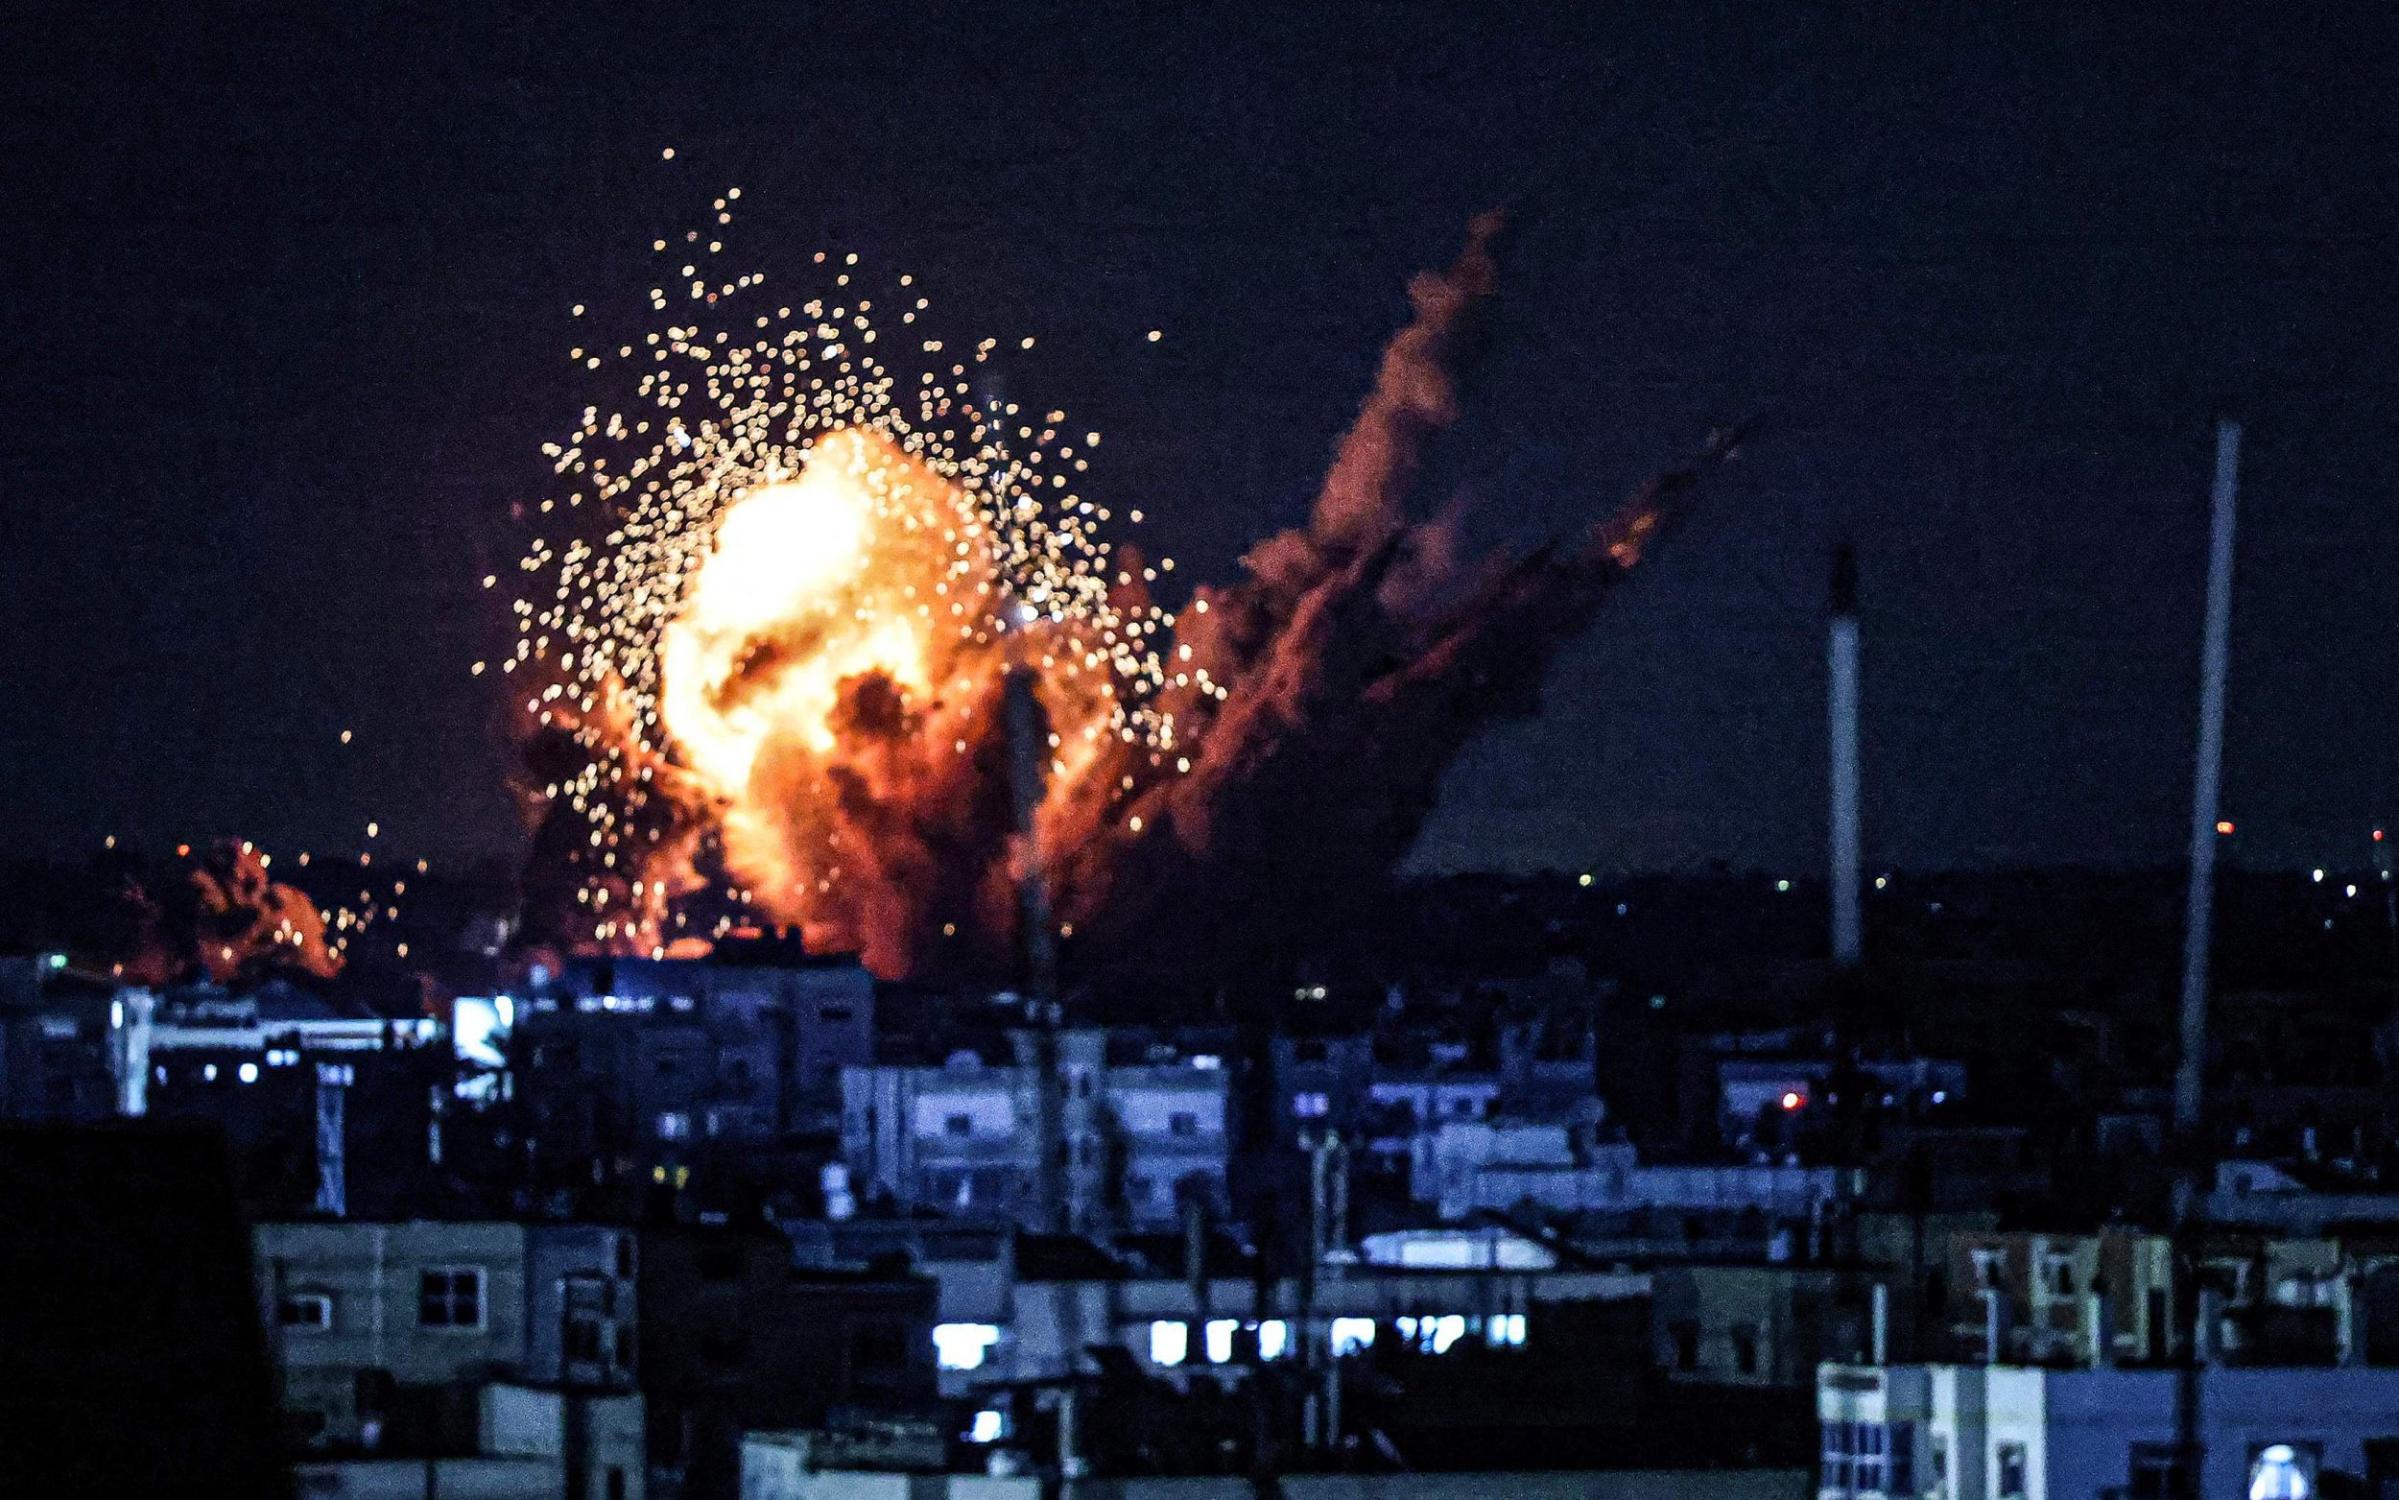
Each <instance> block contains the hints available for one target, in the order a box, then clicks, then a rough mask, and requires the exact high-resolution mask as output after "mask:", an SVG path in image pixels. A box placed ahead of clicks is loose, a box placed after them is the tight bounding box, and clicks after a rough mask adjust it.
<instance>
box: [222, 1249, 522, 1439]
mask: <svg viewBox="0 0 2399 1500" xmlns="http://www.w3.org/2000/svg"><path fill="white" fill-rule="evenodd" d="M525 1235H526V1230H525V1227H524V1226H523V1225H521V1224H506V1223H482V1222H475V1223H445V1222H436V1221H426V1220H413V1221H410V1222H407V1223H400V1224H360V1223H323V1224H261V1225H259V1226H258V1228H257V1230H256V1232H255V1239H254V1243H255V1245H256V1250H257V1261H256V1266H257V1276H258V1293H259V1301H260V1306H261V1308H262V1310H263V1313H264V1316H265V1319H266V1327H267V1332H268V1335H269V1337H270V1339H272V1340H273V1342H274V1344H275V1347H276V1352H277V1357H278V1360H279V1362H280V1364H281V1366H282V1368H283V1373H284V1405H285V1408H286V1409H287V1410H291V1411H296V1412H308V1413H315V1414H316V1415H318V1416H320V1417H322V1418H323V1421H324V1428H323V1431H324V1435H325V1436H326V1437H328V1438H332V1439H338V1440H348V1439H354V1438H356V1437H357V1436H358V1412H357V1409H356V1387H355V1380H356V1376H357V1374H358V1372H360V1371H362V1370H384V1371H388V1372H389V1373H390V1374H391V1376H392V1378H393V1379H394V1380H395V1381H397V1382H399V1383H400V1384H402V1385H412V1386H429V1385H443V1384H449V1383H452V1382H455V1381H460V1380H466V1379H473V1378H479V1377H482V1376H484V1375H487V1374H491V1373H495V1372H504V1371H506V1372H512V1371H514V1370H516V1369H518V1368H520V1367H521V1366H522V1364H523V1361H524V1358H525V1347H526V1340H525V1284H524V1281H525ZM437 1268H441V1269H448V1268H473V1269H478V1270H480V1271H481V1272H482V1273H483V1322H482V1325H481V1326H480V1327H473V1328H454V1327H425V1326H421V1325H420V1323H419V1301H418V1291H419V1276H420V1274H421V1273H422V1272H425V1271H427V1270H433V1269H437ZM289 1293H314V1294H318V1295H323V1296H327V1297H330V1298H331V1299H332V1326H331V1327H329V1328H323V1329H313V1328H292V1327H283V1326H281V1325H279V1324H278V1322H277V1319H276V1308H277V1304H278V1302H279V1300H280V1299H281V1298H282V1297H283V1296H284V1295H286V1294H289Z"/></svg>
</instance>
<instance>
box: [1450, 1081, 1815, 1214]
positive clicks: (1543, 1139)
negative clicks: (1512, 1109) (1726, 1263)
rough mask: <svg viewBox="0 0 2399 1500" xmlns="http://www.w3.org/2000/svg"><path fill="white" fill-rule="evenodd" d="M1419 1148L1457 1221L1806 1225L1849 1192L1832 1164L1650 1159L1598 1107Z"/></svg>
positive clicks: (1484, 1124)
mask: <svg viewBox="0 0 2399 1500" xmlns="http://www.w3.org/2000/svg"><path fill="white" fill-rule="evenodd" d="M1410 1153H1411V1156H1412V1158H1413V1159H1414V1161H1415V1164H1416V1165H1415V1170H1414V1173H1413V1182H1414V1185H1415V1195H1416V1198H1417V1201H1418V1202H1420V1203H1424V1204H1427V1205H1429V1206H1432V1207H1433V1208H1434V1209H1435V1210H1436V1211H1437V1212H1438V1213H1439V1214H1440V1215H1441V1217H1442V1218H1443V1219H1445V1220H1448V1221H1451V1222H1455V1221H1458V1220H1461V1219H1464V1218H1467V1217H1469V1216H1470V1215H1473V1214H1476V1213H1481V1212H1488V1211H1502V1212H1504V1211H1507V1210H1511V1209H1515V1208H1519V1207H1524V1206H1531V1207H1534V1208H1538V1209H1542V1210H1548V1211H1553V1212H1564V1213H1599V1214H1620V1213H1626V1212H1634V1211H1642V1210H1665V1211H1669V1212H1674V1213H1703V1214H1725V1213H1752V1214H1756V1215H1760V1216H1762V1217H1763V1218H1765V1219H1767V1220H1770V1221H1798V1222H1803V1223H1804V1222H1808V1221H1810V1220H1812V1219H1814V1218H1815V1216H1816V1215H1818V1214H1819V1213H1820V1212H1821V1211H1822V1210H1823V1208H1824V1206H1825V1205H1826V1204H1828V1203H1830V1202H1832V1201H1833V1200H1834V1199H1836V1198H1838V1197H1839V1196H1841V1191H1842V1174H1841V1173H1839V1172H1837V1171H1835V1170H1834V1169H1833V1168H1830V1167H1803V1166H1797V1165H1786V1164H1778V1163H1755V1164H1746V1163H1721V1164H1719V1163H1705V1162H1702V1163H1677V1164H1664V1165H1660V1164H1651V1163H1645V1162H1643V1161H1642V1160H1641V1159H1640V1155H1639V1153H1638V1152H1636V1151H1635V1150H1634V1149H1633V1147H1632V1145H1631V1144H1630V1143H1629V1142H1625V1141H1607V1140H1602V1139H1599V1138H1598V1124H1597V1111H1596V1109H1595V1108H1594V1109H1593V1110H1592V1111H1591V1112H1590V1117H1589V1118H1588V1119H1586V1120H1583V1121H1578V1122H1559V1121H1540V1120H1521V1119H1505V1118H1501V1119H1488V1120H1486V1119H1473V1118H1458V1119H1445V1120H1442V1121H1440V1122H1439V1123H1438V1124H1435V1125H1433V1126H1431V1127H1429V1128H1427V1129H1425V1130H1423V1131H1421V1132H1420V1133H1419V1134H1418V1135H1417V1137H1416V1138H1415V1139H1414V1141H1412V1142H1411V1146H1410Z"/></svg>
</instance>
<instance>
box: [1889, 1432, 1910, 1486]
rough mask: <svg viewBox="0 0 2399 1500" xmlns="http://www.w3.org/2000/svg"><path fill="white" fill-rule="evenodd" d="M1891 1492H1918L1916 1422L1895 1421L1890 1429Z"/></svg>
mask: <svg viewBox="0 0 2399 1500" xmlns="http://www.w3.org/2000/svg"><path fill="white" fill-rule="evenodd" d="M1890 1450H1891V1451H1890V1467H1891V1493H1892V1494H1894V1495H1913V1494H1914V1493H1916V1424H1915V1423H1913V1422H1893V1423H1892V1424H1891V1429H1890Z"/></svg>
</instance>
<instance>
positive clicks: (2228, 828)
mask: <svg viewBox="0 0 2399 1500" xmlns="http://www.w3.org/2000/svg"><path fill="white" fill-rule="evenodd" d="M2216 832H2218V833H2221V834H2226V835H2229V834H2231V832H2232V819H2230V818H2219V819H2218V820H2217V821H2216Z"/></svg>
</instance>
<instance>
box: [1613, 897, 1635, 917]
mask: <svg viewBox="0 0 2399 1500" xmlns="http://www.w3.org/2000/svg"><path fill="white" fill-rule="evenodd" d="M1632 911H1633V904H1632V903H1631V902H1630V901H1619V902H1617V903H1616V915H1618V916H1620V917H1627V916H1631V915H1632Z"/></svg>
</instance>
